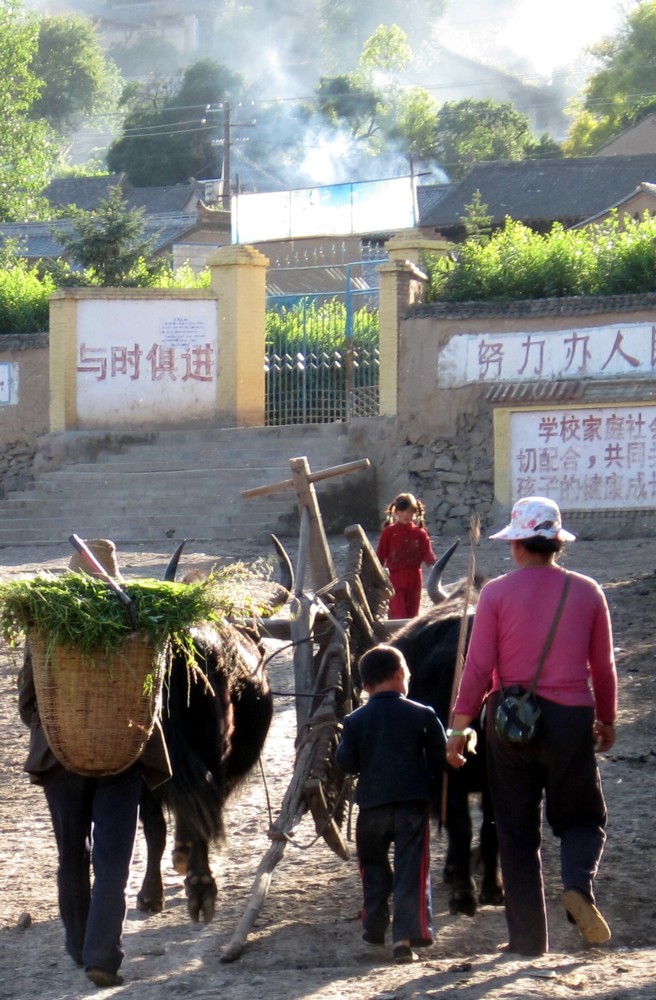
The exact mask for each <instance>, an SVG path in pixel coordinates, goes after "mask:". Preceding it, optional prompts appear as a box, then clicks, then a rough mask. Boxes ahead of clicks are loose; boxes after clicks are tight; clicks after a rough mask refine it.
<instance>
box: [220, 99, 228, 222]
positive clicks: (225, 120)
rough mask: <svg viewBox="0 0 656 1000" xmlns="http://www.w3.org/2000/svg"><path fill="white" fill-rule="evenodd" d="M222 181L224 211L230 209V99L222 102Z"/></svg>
mask: <svg viewBox="0 0 656 1000" xmlns="http://www.w3.org/2000/svg"><path fill="white" fill-rule="evenodd" d="M222 174H223V183H222V185H221V193H222V202H223V207H224V209H225V210H226V212H228V211H230V101H224V102H223V171H222Z"/></svg>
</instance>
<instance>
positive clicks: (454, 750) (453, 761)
mask: <svg viewBox="0 0 656 1000" xmlns="http://www.w3.org/2000/svg"><path fill="white" fill-rule="evenodd" d="M466 743H467V737H466V735H465V734H464V733H463V734H462V735H456V734H455V733H454V734H452V735H451V736H449V738H448V740H447V741H446V762H447V764H448V765H449V767H462V766H463V764H466V763H467V758H466V757H465V746H466Z"/></svg>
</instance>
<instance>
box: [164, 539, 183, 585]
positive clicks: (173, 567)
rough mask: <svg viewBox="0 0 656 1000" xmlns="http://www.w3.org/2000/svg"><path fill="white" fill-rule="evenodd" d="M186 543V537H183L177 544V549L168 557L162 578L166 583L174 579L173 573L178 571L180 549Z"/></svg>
mask: <svg viewBox="0 0 656 1000" xmlns="http://www.w3.org/2000/svg"><path fill="white" fill-rule="evenodd" d="M186 543H187V539H186V538H183V539H182V541H181V542H180V544H179V545H178V547H177V549H176V550H175V552H174V553H173V555H172V556H171V558H170V559H169V562H168V566H167V567H166V569H165V570H164V577H163V579H164V580H166V581H167V582H168V583H172V582H173V580H175V574H176V573H177V572H178V563H179V562H180V556H181V554H182V550H183V548H184V547H185V545H186Z"/></svg>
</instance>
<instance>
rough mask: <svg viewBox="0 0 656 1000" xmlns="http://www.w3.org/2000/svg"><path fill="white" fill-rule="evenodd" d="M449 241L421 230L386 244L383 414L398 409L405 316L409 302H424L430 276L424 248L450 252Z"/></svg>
mask: <svg viewBox="0 0 656 1000" xmlns="http://www.w3.org/2000/svg"><path fill="white" fill-rule="evenodd" d="M448 247H449V244H448V242H447V241H446V240H445V239H444V238H442V237H440V238H439V239H437V240H431V239H428V238H426V237H423V236H422V235H421V233H420V232H419V231H418V230H407V231H404V232H400V233H397V234H395V235H394V236H393V237H392V238H391V239H389V240H388V241H387V243H386V244H385V249H386V250H387V253H388V257H389V260H388V262H387V263H386V264H381V266H380V267H379V269H378V270H379V273H380V332H379V350H380V374H379V393H380V415H381V416H395V415H396V414H397V413H398V409H399V404H398V393H399V388H398V387H399V337H400V333H401V319H402V317H403V315H404V313H405V312H406V310H407V308H408V306H411V305H414V304H416V303H418V302H423V300H424V293H425V288H426V284H427V282H428V279H427V277H426V275H425V274H424V273H423V271H422V270H420V265H421V255H422V253H423V252H424V251H429V252H432V253H446V252H447V250H448Z"/></svg>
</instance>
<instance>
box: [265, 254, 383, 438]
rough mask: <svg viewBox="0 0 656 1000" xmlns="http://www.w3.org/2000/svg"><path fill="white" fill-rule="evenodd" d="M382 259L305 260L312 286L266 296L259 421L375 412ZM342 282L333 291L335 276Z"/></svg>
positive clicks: (277, 422)
mask: <svg viewBox="0 0 656 1000" xmlns="http://www.w3.org/2000/svg"><path fill="white" fill-rule="evenodd" d="M383 263H385V259H375V260H367V261H358V262H356V263H352V264H344V265H341V266H340V267H331V268H326V267H314V266H313V267H305V268H294V269H292V270H294V271H296V272H298V271H304V272H306V273H305V274H304V275H303V276H302V277H303V278H304V280H305V282H307V281H308V280H309V281H314V283H315V288H316V287H321V285H323V284H325V283H326V277H328V278H330V279H331V281H330V283H331V284H332V285H333V288H332V289H330V290H328V289H327V290H324V291H316V290H315V291H312V292H302V293H295V294H268V295H267V299H266V354H265V381H266V404H265V421H266V424H267V425H269V426H272V425H280V424H302V423H331V422H334V421H339V420H350V419H351V418H354V417H374V416H378V414H379V395H378V374H379V364H380V360H379V347H378V333H379V275H378V265H380V264H383ZM336 277H337V278H341V279H343V280H342V287H341V288H339V289H338V290H335V287H334V285H335V278H336Z"/></svg>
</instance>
